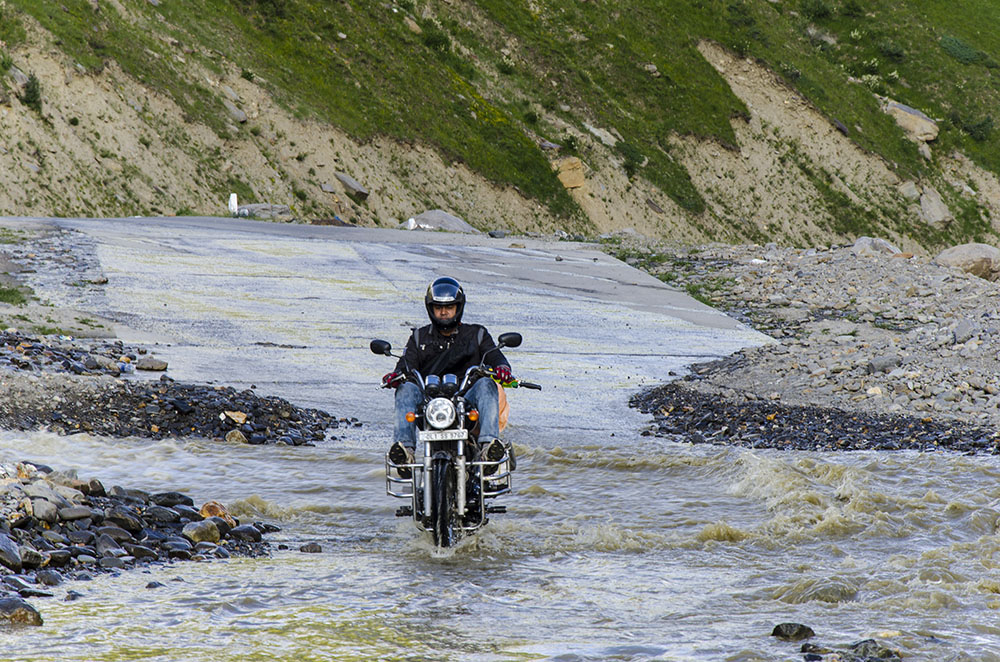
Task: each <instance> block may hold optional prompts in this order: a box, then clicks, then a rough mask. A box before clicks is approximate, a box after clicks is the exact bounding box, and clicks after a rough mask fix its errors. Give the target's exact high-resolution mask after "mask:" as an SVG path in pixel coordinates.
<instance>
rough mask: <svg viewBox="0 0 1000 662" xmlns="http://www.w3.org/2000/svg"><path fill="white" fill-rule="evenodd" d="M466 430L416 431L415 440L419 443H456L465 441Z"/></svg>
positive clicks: (467, 432) (466, 436)
mask: <svg viewBox="0 0 1000 662" xmlns="http://www.w3.org/2000/svg"><path fill="white" fill-rule="evenodd" d="M468 436H469V431H468V430H418V431H417V439H419V440H420V441H458V440H459V439H467V438H468Z"/></svg>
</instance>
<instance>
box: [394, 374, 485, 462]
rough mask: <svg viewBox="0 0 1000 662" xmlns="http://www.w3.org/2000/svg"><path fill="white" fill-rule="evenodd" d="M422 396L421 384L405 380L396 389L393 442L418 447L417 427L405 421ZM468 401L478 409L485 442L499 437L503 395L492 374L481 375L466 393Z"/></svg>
mask: <svg viewBox="0 0 1000 662" xmlns="http://www.w3.org/2000/svg"><path fill="white" fill-rule="evenodd" d="M421 398H422V395H421V393H420V387H419V386H417V385H416V384H414V383H412V382H405V383H404V384H402V385H401V386H400V387H399V388H397V389H396V419H395V425H394V430H393V436H392V438H393V441H398V442H399V443H401V444H402V445H404V446H406V447H407V448H416V447H417V426H416V424H415V423H410V422H409V421H408V420H406V414H407V412H411V411H416V410H417V407H418V406H419V405H420V400H421ZM465 400H466V402H468V403H469V406H471V407H472V408H473V409H477V410H478V411H479V438H480V439H482V440H483V441H484V442H485V441H487V440H490V439H497V438H499V437H500V396H499V395H498V392H497V384H496V382H495V381H493V380H492V379H490V378H489V377H482V378H480V379H479V380H478V381H476V383H475V384H473V385H472V388H470V389H469V390H468V392H467V393H466V394H465Z"/></svg>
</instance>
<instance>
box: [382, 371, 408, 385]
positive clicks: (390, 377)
mask: <svg viewBox="0 0 1000 662" xmlns="http://www.w3.org/2000/svg"><path fill="white" fill-rule="evenodd" d="M402 383H403V373H401V372H396V371H395V370H393V371H392V372H387V373H386V374H385V376H384V377H382V387H383V388H396V387H397V386H399V385H400V384H402Z"/></svg>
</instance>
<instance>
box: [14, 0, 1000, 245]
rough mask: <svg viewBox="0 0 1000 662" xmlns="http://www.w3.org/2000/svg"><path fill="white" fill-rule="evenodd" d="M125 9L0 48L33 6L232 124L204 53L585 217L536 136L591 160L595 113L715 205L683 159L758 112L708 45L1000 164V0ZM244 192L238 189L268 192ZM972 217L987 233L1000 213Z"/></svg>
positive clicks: (634, 170) (908, 165) (197, 4)
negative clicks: (704, 44)
mask: <svg viewBox="0 0 1000 662" xmlns="http://www.w3.org/2000/svg"><path fill="white" fill-rule="evenodd" d="M122 5H123V6H124V7H125V8H126V11H127V14H128V15H127V16H121V15H120V14H119V13H118V12H117V11H116V9H115V5H113V4H107V3H102V4H101V8H100V11H99V12H97V13H95V12H94V10H93V8H92V5H91V3H90V2H89V0H8V1H7V3H6V6H5V8H4V9H3V10H0V11H3V16H2V17H0V39H2V40H4V41H6V42H8V48H13V47H15V46H16V44H17V43H18V42H20V41H22V40H23V39H24V28H23V26H22V25H21V24H20V22H19V21H18V20H17V16H18V14H19V13H27V14H30V15H31V16H33V17H34V18H35V19H37V20H38V21H39V22H40V23H41V24H42V25H43V26H44V27H45V28H47V29H48V30H50V31H52V32H53V33H54V34H55V35H56V37H57V38H58V39H59V40H60V41H59V43H60V47H61V48H62V49H63V50H64V51H66V52H67V53H68V54H69V55H70V57H72V58H73V60H74V61H75V62H78V63H80V64H81V65H83V66H84V67H86V68H87V69H89V70H91V71H97V70H99V69H100V68H101V67H102V66H103V63H104V62H105V61H106V60H108V59H113V60H116V61H117V62H118V63H119V64H120V65H121V67H122V68H123V69H124V70H125V71H127V72H129V73H131V74H132V75H134V76H135V77H137V78H138V79H140V80H141V81H143V82H144V83H146V84H147V85H149V86H151V87H153V88H156V89H158V90H160V91H162V92H163V93H164V94H166V95H168V96H169V97H170V98H172V99H173V100H174V101H175V102H176V103H177V104H179V105H180V107H181V108H182V109H183V110H184V112H185V113H186V114H187V115H188V116H189V117H190V119H191V120H193V121H198V122H202V123H205V124H207V125H208V126H210V127H212V128H213V129H214V130H215V131H216V132H217V133H219V134H220V135H227V133H228V129H227V127H226V124H227V123H228V122H227V119H226V117H227V116H226V113H225V110H224V108H223V106H222V100H221V98H220V97H219V95H218V92H217V91H216V90H215V89H213V88H212V87H211V86H210V85H208V84H207V83H206V82H205V81H204V78H203V77H200V76H194V75H192V74H191V69H192V66H191V65H192V64H197V65H199V66H200V67H202V68H204V69H205V70H206V71H208V72H210V73H215V74H218V75H219V76H220V77H221V76H222V75H223V74H224V73H225V72H227V71H229V72H231V71H232V70H233V68H235V71H237V72H239V75H241V76H243V77H244V78H246V79H248V80H253V81H255V82H258V83H260V84H262V85H264V86H266V87H267V88H268V89H269V90H270V91H271V92H272V93H273V94H274V95H275V97H276V98H277V99H278V100H279V101H280V102H281V103H283V104H284V105H285V106H286V107H287V108H288V109H289V110H291V111H292V112H293V113H295V114H296V115H297V116H299V117H306V118H314V119H318V120H320V121H323V122H329V123H330V124H333V125H335V126H337V127H340V128H341V129H343V130H345V131H347V132H348V133H349V134H351V135H352V136H353V137H354V138H356V139H357V140H360V141H366V140H370V139H372V138H374V137H376V136H389V137H391V138H394V139H396V140H399V141H401V142H404V143H413V142H419V143H425V144H429V145H432V146H434V147H435V148H436V149H437V150H438V151H439V153H441V154H442V155H443V156H444V157H445V158H446V159H449V160H452V161H456V162H461V163H464V164H466V165H467V166H468V167H469V168H471V169H473V170H475V171H477V172H479V173H480V174H482V175H483V176H484V177H486V178H488V179H490V180H492V181H493V182H496V183H497V184H500V185H505V186H511V187H516V188H517V190H519V191H520V192H522V193H523V194H524V195H526V196H529V197H531V198H534V199H537V200H538V201H539V202H540V203H541V204H542V205H544V206H545V207H546V208H547V209H548V210H549V211H550V212H551V213H553V214H555V215H557V216H559V217H561V218H562V219H564V221H565V223H566V227H567V229H574V225H575V226H576V227H577V228H578V229H586V223H585V222H584V221H583V217H582V213H581V210H580V209H579V208H578V207H577V205H576V204H575V203H574V202H573V200H572V199H571V198H570V196H569V195H568V194H567V193H566V191H565V190H564V189H563V188H562V186H561V185H560V184H559V182H558V180H557V179H556V177H555V176H554V174H553V173H552V171H551V168H550V166H549V162H548V158H547V156H546V155H545V154H544V153H543V152H542V151H541V150H540V149H539V148H538V147H537V146H536V142H535V141H536V139H546V140H551V141H553V142H557V143H560V142H561V143H564V144H567V145H568V146H569V148H570V149H569V150H568V151H570V152H573V153H578V154H579V155H580V156H581V158H583V159H584V160H587V158H588V156H589V154H588V150H589V148H588V147H587V146H586V145H585V144H584V143H581V142H580V141H578V140H577V139H576V138H574V137H572V136H571V133H572V131H575V132H579V133H581V134H586V133H587V128H586V125H590V126H594V127H598V128H601V129H603V130H607V131H612V132H613V133H615V135H617V136H620V142H619V143H618V145H617V146H616V153H617V156H618V158H619V159H620V167H621V168H622V170H623V171H624V172H625V173H626V174H628V175H629V176H630V177H634V178H642V179H644V180H646V181H648V182H650V183H651V184H653V185H654V186H655V187H657V188H659V189H660V190H662V192H663V193H665V194H666V195H668V196H669V197H670V198H671V199H673V200H674V201H675V202H676V203H677V204H678V205H679V206H680V207H681V208H682V209H685V210H687V211H689V212H690V213H691V214H692V215H693V216H694V217H695V218H697V216H698V215H701V214H703V213H705V212H706V203H705V200H704V197H703V194H702V192H700V191H699V190H697V189H696V187H695V186H694V185H693V184H692V181H691V177H690V175H689V173H688V172H687V171H686V169H685V168H684V166H683V165H682V164H681V163H680V160H679V159H678V158H676V155H675V154H673V153H672V150H673V148H672V140H673V137H675V136H678V135H690V136H696V137H699V138H702V139H706V140H710V141H714V142H716V143H717V144H719V145H720V146H721V147H722V148H725V149H737V148H738V147H739V146H738V145H737V139H736V136H735V134H734V131H733V129H732V126H731V124H730V122H731V120H732V119H733V118H738V117H746V116H747V115H748V111H747V109H746V108H745V107H744V105H743V103H742V102H741V101H740V100H739V99H737V98H736V97H735V96H734V95H733V94H732V92H731V91H730V89H729V87H728V86H727V85H726V83H725V81H724V80H723V79H722V77H721V76H720V75H719V74H718V73H717V72H716V71H715V70H714V69H713V68H712V67H711V66H710V65H709V64H708V63H707V62H706V61H705V59H704V58H703V57H702V56H701V55H700V54H699V53H698V51H697V49H696V46H697V44H698V42H699V41H700V40H704V39H707V40H713V41H716V42H718V43H721V44H723V45H724V46H726V47H727V48H729V49H731V50H733V51H735V52H736V53H738V54H740V55H745V56H747V57H751V58H755V59H757V60H759V61H761V62H763V63H764V64H766V65H768V66H770V67H771V68H772V69H773V70H774V71H776V72H778V73H779V74H780V75H781V76H782V77H784V79H785V81H786V82H787V83H788V84H789V85H790V86H792V87H794V88H795V89H797V90H798V91H799V92H800V93H801V94H803V95H804V96H805V97H807V98H808V99H809V101H810V102H812V103H813V104H814V105H815V106H816V107H818V108H819V109H820V110H821V111H822V112H823V113H824V114H826V115H827V116H828V117H829V118H830V119H831V120H832V119H836V120H837V121H839V122H841V123H842V124H843V126H845V127H847V129H848V131H849V135H850V137H851V139H852V140H854V141H855V142H856V143H857V144H858V145H859V146H860V147H862V148H863V149H865V150H868V151H870V152H872V153H874V154H878V155H880V156H881V157H882V158H884V159H885V160H886V161H887V162H888V163H890V164H891V165H892V167H893V168H894V169H895V170H896V172H897V174H899V175H900V176H901V177H903V178H911V177H927V176H929V175H932V174H933V173H932V169H933V166H932V165H929V164H928V163H926V162H925V161H924V160H923V159H922V158H921V157H920V156H919V154H918V153H917V150H916V147H915V145H914V144H913V143H912V142H910V141H908V140H906V139H905V138H904V137H903V135H902V133H901V131H900V129H899V128H898V127H897V126H896V125H895V123H894V122H893V120H892V119H891V118H889V117H888V116H887V115H885V114H884V113H882V112H881V110H880V109H879V103H878V101H877V99H876V98H875V96H874V95H873V94H872V92H873V91H875V92H878V93H880V94H884V95H887V96H890V97H892V98H894V99H897V100H898V101H901V102H903V103H905V104H907V105H910V106H913V107H915V108H918V109H920V110H922V111H924V112H925V113H927V114H928V115H930V116H931V117H935V118H940V119H941V121H940V123H939V124H940V127H941V135H940V137H939V138H938V141H937V144H936V145H935V152H937V153H939V154H947V153H950V152H951V151H952V150H955V149H958V150H961V151H963V152H965V153H966V154H968V155H969V156H970V157H971V158H973V159H974V160H975V161H976V162H977V163H978V164H979V165H981V166H983V167H985V168H987V169H989V170H992V171H993V172H1000V137H998V135H997V134H998V132H997V131H995V130H994V122H995V121H996V120H997V118H994V115H995V114H996V113H997V111H996V110H995V109H996V108H998V107H1000V86H997V85H996V84H995V76H996V75H997V73H998V71H1000V69H998V68H997V67H998V64H997V62H998V61H1000V30H990V29H985V26H993V25H1000V3H996V2H994V1H993V0H969V1H968V2H964V3H962V4H961V6H956V5H955V4H954V3H953V2H946V1H945V0H919V1H918V0H904V1H896V0H866V1H864V2H861V1H860V0H788V1H787V2H780V3H770V2H757V1H751V0H623V1H621V2H616V3H602V2H579V1H578V0H531V1H530V2H529V1H528V0H480V1H479V2H477V3H474V4H473V3H454V4H453V3H431V2H419V3H418V2H409V1H406V2H399V3H397V4H395V5H393V4H391V3H376V2H368V1H362V0H343V1H342V2H336V3H331V2H329V1H328V0H185V1H184V2H162V3H160V4H159V6H153V5H152V4H151V3H149V2H147V1H146V0H122ZM407 16H409V17H411V21H412V22H415V23H416V24H418V25H419V29H420V30H421V33H420V34H417V33H416V32H414V31H413V30H411V28H410V27H409V25H408V24H407V22H406V20H405V19H406V18H407ZM817 29H818V30H819V31H820V33H817V32H816V30H817ZM810 31H812V32H810ZM810 34H813V35H816V36H810ZM163 37H166V38H169V39H174V40H176V42H177V43H180V44H184V45H186V46H188V47H189V48H187V49H185V50H183V51H182V50H181V49H180V48H179V47H176V46H171V45H169V44H168V43H167V41H166V40H165V39H164V38H163ZM830 42H833V43H830ZM505 51H506V52H505ZM181 57H183V58H184V59H185V60H186V62H181V60H180V58H181ZM653 67H655V74H654V70H653ZM851 77H853V78H854V79H856V80H858V81H861V82H850V81H849V78H851ZM42 97H43V98H42V101H43V102H44V91H43V95H42ZM567 127H570V128H571V129H572V131H567ZM240 131H241V133H242V132H243V131H246V132H247V133H251V134H253V136H254V137H255V136H256V134H254V133H253V131H252V129H245V130H243V129H241V130H240ZM257 132H258V133H259V128H258V129H257ZM242 135H243V137H244V138H246V139H254V138H253V137H251V136H248V135H245V134H242ZM178 140H180V138H178ZM206 168H209V169H211V168H212V165H211V164H206ZM817 177H818V180H817V181H820V182H822V181H823V179H824V178H823V176H822V175H819V174H817ZM239 184H240V182H238V181H236V182H228V183H224V182H222V181H221V180H220V182H219V186H220V187H222V186H228V188H227V191H228V190H236V189H239V190H240V191H241V197H246V198H247V199H249V198H250V197H251V194H250V191H249V190H248V188H247V187H240V186H239ZM820 193H821V197H823V199H824V204H825V205H826V206H827V207H828V208H829V209H830V210H831V213H832V215H833V216H834V217H835V218H836V219H837V220H836V223H835V229H837V231H842V232H851V233H863V232H865V231H866V229H871V228H873V227H878V225H879V224H880V223H882V222H884V219H882V218H880V217H879V214H874V215H872V214H868V215H865V214H862V213H859V210H858V209H854V208H852V206H851V205H850V203H849V201H845V200H844V199H841V198H840V197H838V194H837V193H836V191H832V190H828V187H827V188H823V186H822V184H820ZM963 213H965V214H966V215H967V216H969V217H970V218H971V216H972V215H973V214H971V212H963ZM957 227H960V228H968V231H969V232H973V233H975V232H979V231H980V229H981V227H982V224H981V223H978V222H972V221H969V222H964V223H961V224H958V225H957ZM953 239H954V238H953Z"/></svg>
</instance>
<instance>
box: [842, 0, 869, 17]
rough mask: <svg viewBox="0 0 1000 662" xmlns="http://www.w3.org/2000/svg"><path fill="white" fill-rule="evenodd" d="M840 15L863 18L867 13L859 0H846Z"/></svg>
mask: <svg viewBox="0 0 1000 662" xmlns="http://www.w3.org/2000/svg"><path fill="white" fill-rule="evenodd" d="M840 15H841V16H847V17H848V18H861V17H862V16H864V15H865V8H864V6H863V5H862V4H861V3H860V2H859V0H846V2H844V4H843V5H841V7H840Z"/></svg>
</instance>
